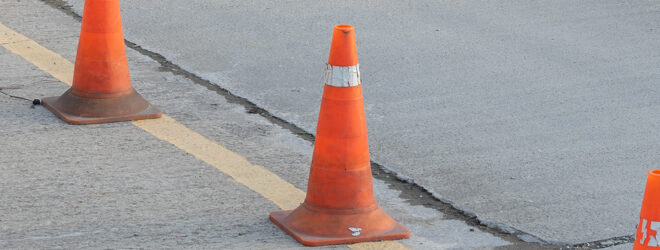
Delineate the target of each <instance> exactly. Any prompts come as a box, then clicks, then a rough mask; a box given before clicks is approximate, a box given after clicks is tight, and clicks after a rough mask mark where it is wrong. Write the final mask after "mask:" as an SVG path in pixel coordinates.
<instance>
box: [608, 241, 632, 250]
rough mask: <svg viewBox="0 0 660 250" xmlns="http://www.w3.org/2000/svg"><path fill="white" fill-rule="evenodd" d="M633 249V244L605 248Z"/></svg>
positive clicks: (616, 249) (613, 249) (612, 249)
mask: <svg viewBox="0 0 660 250" xmlns="http://www.w3.org/2000/svg"><path fill="white" fill-rule="evenodd" d="M632 248H633V244H632V243H630V244H623V245H618V246H613V247H608V248H604V249H605V250H630V249H632Z"/></svg>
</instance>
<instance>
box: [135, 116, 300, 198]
mask: <svg viewBox="0 0 660 250" xmlns="http://www.w3.org/2000/svg"><path fill="white" fill-rule="evenodd" d="M133 124H135V126H137V127H139V128H141V129H143V130H144V131H147V132H149V133H150V134H152V135H154V136H155V137H156V138H158V139H161V140H163V141H166V142H169V143H172V144H173V145H174V146H176V147H178V148H180V149H181V150H183V151H186V152H187V153H189V154H191V155H193V156H195V157H196V158H197V159H200V160H202V161H204V162H206V163H208V164H209V165H211V166H214V167H215V168H217V169H218V170H220V171H222V172H223V173H225V174H227V175H229V176H231V177H233V178H234V179H235V180H236V181H237V182H238V183H241V184H243V185H245V186H247V187H248V188H250V189H252V190H254V191H255V192H257V193H259V194H261V195H262V196H264V197H266V198H267V199H269V200H270V201H272V202H273V203H275V204H276V205H277V206H279V207H281V208H282V209H294V208H296V207H298V205H300V203H302V201H303V200H305V192H303V191H302V190H300V189H298V188H296V187H294V186H293V185H291V183H288V182H287V181H285V180H283V179H282V178H280V177H279V176H277V175H276V174H274V173H273V172H270V171H268V170H267V169H265V168H264V167H262V166H257V165H253V164H252V163H250V162H249V161H248V160H247V159H245V158H244V157H243V156H241V155H239V154H237V153H235V152H232V151H230V150H228V149H226V148H225V147H223V146H221V145H220V144H218V143H216V142H214V141H211V140H209V139H207V138H205V137H204V136H202V135H200V134H198V133H197V132H195V131H192V130H191V129H189V128H187V127H186V126H184V125H183V124H181V123H179V122H177V121H176V120H174V119H172V118H171V117H169V116H163V117H162V118H161V119H150V120H141V121H134V122H133Z"/></svg>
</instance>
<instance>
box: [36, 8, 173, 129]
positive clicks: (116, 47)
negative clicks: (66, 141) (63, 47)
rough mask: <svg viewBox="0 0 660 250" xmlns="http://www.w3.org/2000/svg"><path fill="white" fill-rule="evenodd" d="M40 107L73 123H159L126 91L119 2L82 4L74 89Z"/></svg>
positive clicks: (128, 87)
mask: <svg viewBox="0 0 660 250" xmlns="http://www.w3.org/2000/svg"><path fill="white" fill-rule="evenodd" d="M42 102H43V104H44V106H46V108H48V109H49V110H50V111H52V112H53V113H55V114H56V115H57V116H59V117H60V118H62V119H63V120H64V121H66V122H68V123H72V124H91V123H106V122H117V121H128V120H140V119H149V118H158V117H160V116H161V112H160V111H159V110H158V109H157V108H155V107H153V106H152V105H151V104H149V103H148V102H147V101H146V100H144V98H142V96H140V94H138V93H137V92H136V91H135V90H134V89H133V87H132V86H131V80H130V76H129V72H128V60H127V58H126V49H125V44H124V35H123V33H122V25H121V14H120V10H119V0H86V1H85V9H84V11H83V19H82V29H81V32H80V40H79V43H78V54H77V55H76V63H75V69H74V74H73V86H72V87H71V88H70V89H69V90H68V91H66V92H65V93H64V94H63V95H62V96H59V97H47V98H44V99H43V100H42Z"/></svg>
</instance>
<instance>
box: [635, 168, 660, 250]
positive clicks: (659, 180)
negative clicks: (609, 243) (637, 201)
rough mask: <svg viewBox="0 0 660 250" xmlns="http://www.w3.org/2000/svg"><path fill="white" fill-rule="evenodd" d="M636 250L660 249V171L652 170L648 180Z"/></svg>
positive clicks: (638, 228)
mask: <svg viewBox="0 0 660 250" xmlns="http://www.w3.org/2000/svg"><path fill="white" fill-rule="evenodd" d="M639 214H640V216H639V217H640V220H639V225H638V227H637V238H635V245H634V246H633V249H634V250H644V249H649V250H651V249H656V250H657V249H660V169H656V170H651V171H650V172H649V176H648V179H647V180H646V191H644V200H642V211H641V212H640V213H639Z"/></svg>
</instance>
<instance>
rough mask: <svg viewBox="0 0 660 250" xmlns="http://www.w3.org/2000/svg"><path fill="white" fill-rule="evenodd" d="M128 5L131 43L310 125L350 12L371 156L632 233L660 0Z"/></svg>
mask: <svg viewBox="0 0 660 250" xmlns="http://www.w3.org/2000/svg"><path fill="white" fill-rule="evenodd" d="M68 2H69V3H70V4H72V5H73V6H74V10H76V11H77V12H78V13H81V7H82V1H68ZM122 6H123V11H124V12H123V16H124V23H125V31H126V37H127V39H128V40H131V41H133V42H135V43H137V44H139V45H140V46H142V47H144V48H146V49H149V50H152V51H155V52H158V53H160V54H162V55H164V56H165V57H166V58H167V59H168V60H171V61H172V62H174V63H175V64H177V65H179V66H181V67H182V68H184V69H186V70H189V71H190V72H193V73H195V74H197V75H199V76H202V77H204V78H206V79H208V80H210V81H211V82H213V83H215V84H218V85H220V86H222V87H223V88H226V89H228V90H230V91H232V92H233V93H236V94H237V95H239V96H243V97H246V98H247V99H249V100H250V101H252V102H254V103H256V104H258V105H259V106H260V107H263V108H265V109H267V110H268V111H270V112H271V113H273V114H275V115H277V116H279V117H282V118H283V119H285V120H287V121H290V122H292V123H294V124H296V125H298V126H300V127H301V128H303V129H305V130H306V131H310V132H312V133H313V132H314V128H315V121H316V115H317V112H318V104H319V100H320V95H321V88H322V85H321V84H322V80H321V77H322V76H323V72H322V70H323V69H324V65H323V64H324V62H325V59H326V58H327V51H328V47H329V41H330V31H331V28H332V26H333V25H335V24H338V23H350V24H353V25H355V27H356V34H357V40H358V51H359V56H360V59H361V64H362V65H361V69H362V70H363V72H362V76H363V81H364V94H365V103H366V111H367V116H368V117H367V122H368V125H369V132H370V134H369V136H370V139H371V142H372V143H371V151H372V156H373V157H372V158H373V159H374V160H375V161H376V162H379V163H382V164H383V165H384V166H386V167H388V168H391V169H393V170H395V171H396V172H398V173H400V174H402V175H403V176H408V177H410V178H411V179H413V180H414V181H415V182H416V183H419V184H420V185H422V186H424V187H426V188H428V189H430V190H432V191H434V192H435V193H436V194H437V195H438V196H439V197H441V198H446V199H448V200H450V201H453V202H455V203H457V204H458V205H460V206H461V207H463V208H464V209H466V210H470V211H473V212H476V213H477V214H478V215H479V216H480V218H483V219H485V220H489V221H495V222H500V223H504V224H506V225H509V226H513V227H515V228H517V229H520V230H522V231H525V232H528V233H531V234H533V235H536V236H539V237H541V238H542V239H545V240H548V241H551V242H568V243H581V242H589V241H595V240H603V239H608V238H611V237H617V236H624V235H630V234H632V232H633V231H634V225H635V223H636V220H637V219H636V216H637V212H638V209H639V203H640V199H641V196H642V192H643V186H644V178H645V175H646V172H647V171H648V170H649V169H652V168H657V166H655V165H654V164H655V163H656V162H658V160H660V156H658V155H657V154H656V153H655V152H657V151H658V150H660V146H659V145H658V144H657V143H656V142H657V141H658V139H660V134H658V133H656V132H654V131H657V126H658V122H659V121H660V116H658V115H657V112H655V110H657V108H658V106H659V105H660V104H659V103H658V102H657V100H658V89H657V87H656V85H654V83H656V82H657V81H658V79H659V78H660V72H659V70H658V67H657V65H658V64H660V54H658V53H660V50H658V49H657V42H656V41H658V40H660V27H658V26H657V24H658V23H659V22H660V15H659V14H658V13H659V12H658V10H660V3H658V2H657V1H644V0H640V1H632V2H631V1H582V2H579V3H576V2H574V1H553V2H529V1H508V2H489V1H460V2H452V1H441V2H437V1H385V2H383V1H377V2H376V1H358V2H355V1H334V2H325V3H317V2H308V1H289V2H286V3H281V2H272V1H257V2H255V1H251V2H246V1H222V2H217V1H209V0H196V1H188V2H187V3H185V4H181V3H180V2H179V1H172V0H165V1H162V0H161V1H140V2H135V1H122ZM265 90H267V91H265Z"/></svg>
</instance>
